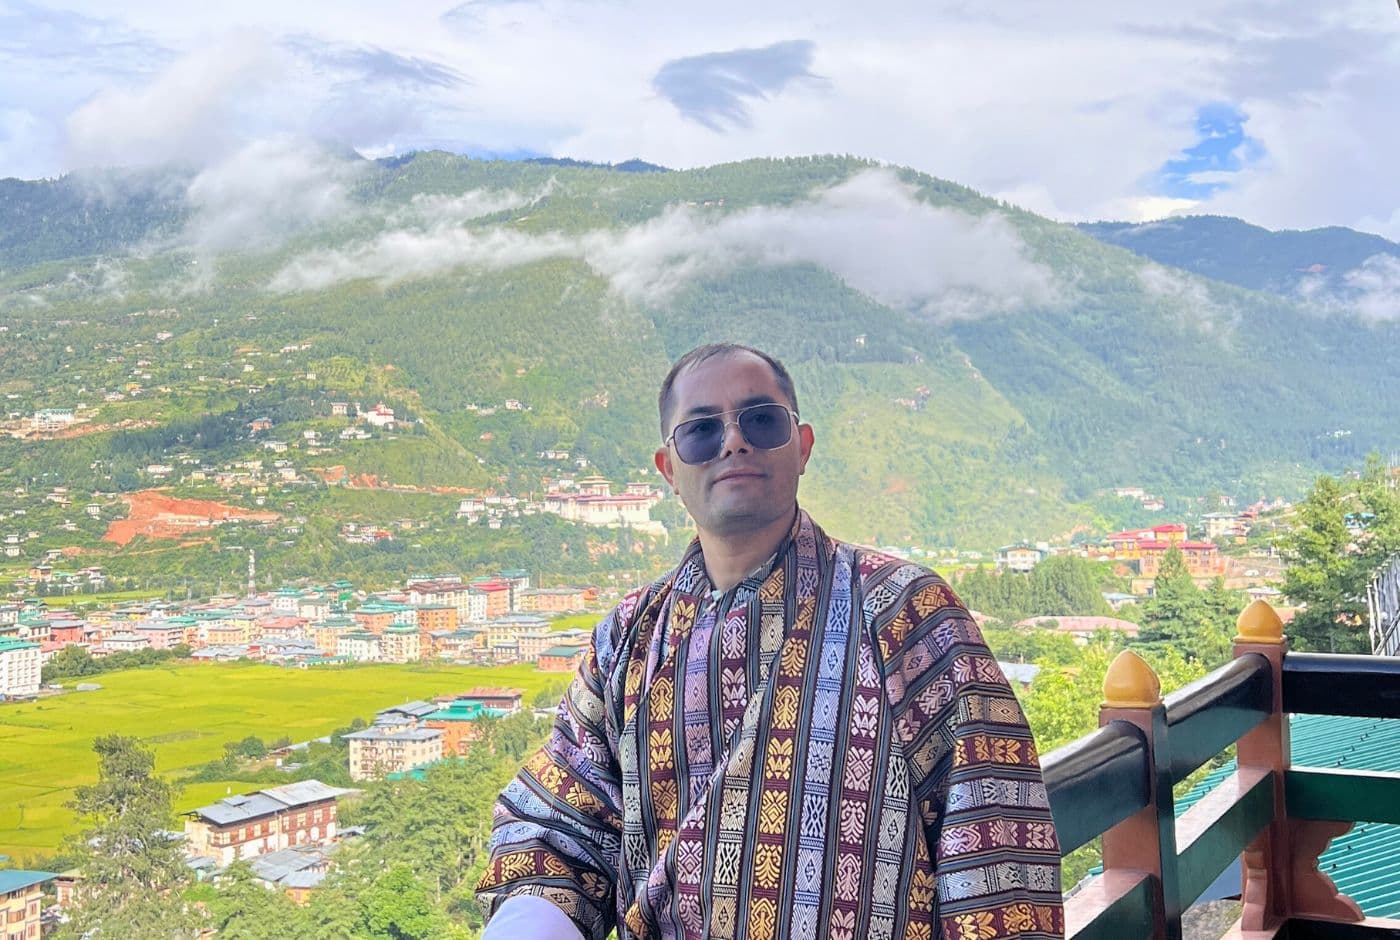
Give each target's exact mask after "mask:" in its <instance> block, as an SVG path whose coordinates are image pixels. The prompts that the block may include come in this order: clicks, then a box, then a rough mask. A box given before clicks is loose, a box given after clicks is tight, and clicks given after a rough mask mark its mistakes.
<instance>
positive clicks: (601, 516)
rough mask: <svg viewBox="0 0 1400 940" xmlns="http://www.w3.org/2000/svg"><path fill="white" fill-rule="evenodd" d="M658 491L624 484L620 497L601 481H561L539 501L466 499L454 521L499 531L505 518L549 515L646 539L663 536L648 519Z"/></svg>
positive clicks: (646, 485) (643, 485)
mask: <svg viewBox="0 0 1400 940" xmlns="http://www.w3.org/2000/svg"><path fill="white" fill-rule="evenodd" d="M661 497H662V493H661V490H660V489H658V488H657V487H655V486H652V485H651V484H650V483H628V484H627V486H626V487H625V488H624V489H623V491H622V492H621V493H613V491H612V484H611V483H609V482H608V481H607V480H606V479H604V478H603V477H598V476H593V477H584V478H583V479H581V480H574V479H573V478H572V477H563V478H561V479H559V480H557V481H555V482H554V483H553V484H552V485H551V486H550V487H549V489H548V490H546V491H545V494H544V497H543V498H542V499H527V498H523V497H519V496H512V495H510V494H504V495H490V496H468V497H467V498H465V499H463V500H462V501H461V502H460V503H459V504H458V506H457V518H458V519H463V520H465V521H466V522H467V524H468V525H477V524H479V523H482V524H485V525H487V526H489V527H491V528H500V526H501V523H502V521H504V520H505V519H508V518H518V517H520V516H530V515H535V514H536V513H552V514H553V515H556V516H559V517H561V518H563V519H567V520H569V521H570V522H578V523H581V524H583V525H591V526H602V527H606V528H613V529H615V528H621V527H627V528H630V529H636V530H637V531H638V532H643V533H647V534H650V535H664V534H665V533H666V529H665V526H663V525H662V524H661V523H660V522H656V521H654V520H653V519H652V518H651V507H652V506H655V505H656V504H657V503H659V502H660V501H661Z"/></svg>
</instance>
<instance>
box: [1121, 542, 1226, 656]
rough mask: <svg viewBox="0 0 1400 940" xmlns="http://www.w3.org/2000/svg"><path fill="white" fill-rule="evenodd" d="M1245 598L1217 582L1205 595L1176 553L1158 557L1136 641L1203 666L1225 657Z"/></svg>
mask: <svg viewBox="0 0 1400 940" xmlns="http://www.w3.org/2000/svg"><path fill="white" fill-rule="evenodd" d="M1243 607H1244V597H1243V596H1242V595H1240V594H1239V593H1238V592H1235V591H1227V590H1225V583H1224V581H1223V580H1221V579H1219V578H1217V579H1216V581H1215V582H1213V583H1212V585H1211V589H1210V590H1209V591H1208V592H1202V591H1201V589H1200V588H1198V587H1196V582H1195V580H1194V579H1192V577H1191V573H1190V571H1188V570H1187V568H1186V559H1185V558H1184V557H1183V555H1182V554H1181V551H1180V549H1177V548H1175V547H1172V548H1171V549H1169V550H1168V551H1167V554H1166V555H1165V556H1164V557H1163V558H1162V567H1161V568H1160V569H1159V570H1158V572H1157V578H1156V580H1155V581H1154V582H1153V586H1152V596H1151V597H1149V598H1148V599H1147V600H1146V601H1144V602H1143V605H1142V621H1141V623H1142V633H1141V635H1140V638H1141V640H1142V642H1143V644H1144V646H1146V647H1148V649H1151V650H1156V651H1162V650H1165V649H1175V650H1177V651H1178V652H1180V653H1182V654H1184V655H1185V656H1187V657H1188V658H1190V659H1193V660H1195V661H1197V662H1199V663H1201V664H1204V665H1205V666H1207V667H1214V666H1218V665H1220V664H1221V663H1223V662H1225V661H1226V660H1227V659H1229V658H1230V651H1231V638H1232V637H1233V636H1234V626H1235V620H1236V619H1237V618H1238V617H1239V612H1240V610H1241V609H1242V608H1243Z"/></svg>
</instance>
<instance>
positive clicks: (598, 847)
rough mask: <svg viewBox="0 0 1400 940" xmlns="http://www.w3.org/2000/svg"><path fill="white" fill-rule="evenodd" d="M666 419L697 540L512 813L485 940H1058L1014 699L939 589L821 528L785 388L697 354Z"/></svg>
mask: <svg viewBox="0 0 1400 940" xmlns="http://www.w3.org/2000/svg"><path fill="white" fill-rule="evenodd" d="M660 412H661V433H662V438H663V440H664V443H663V445H662V447H661V448H660V449H658V450H657V452H656V457H655V459H656V466H657V469H658V470H660V471H661V474H662V475H663V476H664V477H665V478H666V481H667V482H668V483H669V484H670V485H671V486H672V487H673V488H674V489H675V491H676V493H677V494H679V496H680V498H681V500H682V501H683V502H684V503H685V507H686V509H687V510H689V512H690V515H691V517H692V518H693V519H694V520H695V525H696V529H697V530H698V533H699V535H698V538H697V539H696V540H695V541H694V542H692V543H691V545H690V547H689V548H688V549H687V551H686V553H685V556H684V557H683V558H682V559H681V562H680V564H679V565H678V566H677V567H676V568H675V570H673V571H672V572H671V573H669V574H668V575H666V576H665V577H663V578H662V579H661V580H659V581H657V582H656V583H654V584H652V585H650V586H649V587H647V588H644V589H642V590H640V591H637V592H634V593H633V594H630V595H628V596H627V597H626V598H624V599H623V601H622V603H621V604H619V605H618V606H617V608H616V609H615V610H613V612H612V613H611V614H609V615H608V616H607V617H606V618H605V619H604V620H603V621H602V622H601V623H600V624H599V625H598V627H597V629H596V630H595V631H594V634H593V642H592V644H591V646H590V649H589V652H588V654H587V656H586V657H585V659H584V662H583V664H582V666H581V667H580V670H579V673H578V675H577V677H576V678H575V679H574V682H573V684H572V685H571V687H570V689H569V691H568V693H567V694H566V696H565V698H564V701H563V702H561V703H560V707H559V715H558V719H557V721H556V724H555V729H554V733H553V736H552V737H551V739H550V740H549V742H548V743H547V744H546V745H545V746H544V747H543V748H542V749H541V750H540V751H539V753H537V754H536V755H535V756H534V757H532V758H531V759H530V760H529V761H528V762H527V763H526V765H525V767H524V768H523V769H522V770H521V772H520V775H519V776H518V777H517V778H516V779H515V781H514V782H512V783H511V784H510V786H509V787H507V788H506V790H505V792H504V793H502V794H501V797H500V800H499V801H498V803H497V806H496V812H495V825H494V831H493V835H492V850H491V859H490V861H489V863H488V866H487V870H486V873H485V875H484V876H483V877H482V879H481V884H480V885H479V886H478V889H477V896H478V898H479V899H481V900H482V902H483V904H484V905H485V907H486V908H487V909H488V910H490V911H491V912H492V920H491V922H490V923H489V924H488V926H487V931H486V935H485V936H486V937H487V938H494V937H507V936H509V937H539V938H555V937H558V938H570V940H572V938H574V937H580V936H582V937H587V938H590V940H602V938H604V937H606V936H607V935H608V933H609V931H611V930H612V929H614V927H616V929H617V934H618V936H619V937H620V938H630V937H642V936H647V937H654V936H660V937H684V938H691V937H736V938H737V937H745V938H751V940H770V938H787V937H829V938H842V940H857V938H860V940H864V938H866V937H883V938H892V937H921V938H932V937H944V938H948V940H990V938H998V937H1008V936H1014V937H1027V938H1048V937H1059V936H1061V935H1062V934H1063V929H1064V928H1063V911H1062V908H1061V902H1060V886H1059V849H1058V844H1057V842H1056V838H1055V831H1054V825H1053V823H1052V821H1051V818H1050V811H1049V807H1048V803H1047V800H1046V793H1045V786H1044V784H1043V783H1042V781H1041V778H1040V770H1039V765H1038V763H1037V755H1036V751H1035V745H1034V743H1033V742H1032V740H1031V735H1030V732H1029V730H1028V729H1027V727H1026V724H1025V720H1024V718H1023V717H1022V714H1021V711H1020V709H1019V708H1018V706H1017V704H1016V700H1015V698H1014V697H1013V696H1012V693H1011V690H1010V688H1009V686H1008V685H1007V683H1006V680H1005V678H1004V677H1003V676H1002V674H1001V671H1000V670H999V669H998V668H997V665H996V662H995V660H994V658H993V657H992V654H991V653H990V652H989V651H988V650H987V647H986V645H985V644H984V643H983V641H982V639H981V635H980V633H979V632H978V630H977V626H976V624H975V623H974V622H973V621H972V619H971V618H970V617H969V616H968V613H967V611H966V609H965V608H964V607H963V606H962V605H961V603H960V602H959V601H958V600H957V598H956V597H954V595H953V593H952V591H950V590H949V588H948V586H947V585H946V584H945V583H944V582H943V581H942V580H940V579H939V577H938V576H937V575H935V574H933V573H932V572H930V571H928V570H927V569H925V568H922V567H919V566H917V565H912V564H908V563H906V562H903V561H900V560H898V559H895V558H891V557H889V556H886V555H882V554H879V553H876V552H873V551H869V550H866V549H858V548H854V547H852V546H849V545H846V544H843V543H841V542H838V541H836V540H834V539H832V538H830V537H828V536H827V535H826V534H825V533H823V532H822V530H821V529H820V528H818V526H817V525H816V524H815V523H814V522H813V521H812V520H811V518H809V517H808V516H807V514H806V513H805V512H802V511H800V510H799V509H798V507H797V482H798V477H799V476H801V475H802V473H803V472H804V471H805V469H806V466H807V460H808V458H809V457H810V456H811V453H812V446H813V440H814V436H813V431H812V428H811V427H810V426H809V425H805V424H801V423H800V422H799V421H798V417H797V396H796V393H795V391H794V389H793V385H792V379H791V378H790V377H789V375H788V373H787V370H786V369H784V368H783V366H782V365H781V364H780V363H778V362H777V361H776V360H774V359H772V358H771V357H769V356H768V355H766V354H764V353H761V352H759V351H757V350H755V349H751V348H748V347H743V346H735V345H729V344H724V345H713V346H702V347H700V348H699V349H696V350H693V351H691V352H690V353H687V354H686V355H685V356H683V357H682V358H681V359H680V360H679V361H678V362H677V363H676V364H675V366H674V367H673V368H672V370H671V373H670V374H669V375H668V376H667V377H666V380H665V382H663V383H662V386H661V395H660Z"/></svg>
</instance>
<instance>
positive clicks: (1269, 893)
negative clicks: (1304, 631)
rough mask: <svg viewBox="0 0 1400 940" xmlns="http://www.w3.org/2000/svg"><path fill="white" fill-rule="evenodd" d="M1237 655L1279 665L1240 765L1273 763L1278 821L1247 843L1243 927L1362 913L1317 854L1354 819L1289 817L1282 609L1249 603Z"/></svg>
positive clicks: (1353, 917)
mask: <svg viewBox="0 0 1400 940" xmlns="http://www.w3.org/2000/svg"><path fill="white" fill-rule="evenodd" d="M1237 626H1238V629H1239V634H1238V635H1237V636H1236V637H1235V655H1236V656H1243V655H1244V654H1246V653H1258V654H1259V655H1261V656H1263V657H1264V658H1265V659H1267V660H1268V661H1269V665H1270V666H1271V667H1272V672H1273V708H1272V711H1271V713H1270V715H1269V717H1268V718H1266V719H1264V721H1263V722H1262V723H1260V724H1259V725H1258V726H1257V727H1255V728H1254V729H1253V730H1252V731H1250V732H1249V733H1248V734H1246V735H1245V736H1244V737H1242V738H1240V740H1239V746H1238V755H1239V767H1240V770H1242V771H1243V770H1245V769H1246V768H1256V769H1260V770H1267V771H1269V772H1271V773H1272V774H1273V779H1274V821H1273V822H1272V823H1271V824H1270V825H1269V827H1268V828H1267V829H1265V830H1264V832H1262V833H1260V835H1259V837H1258V838H1256V839H1255V840H1254V841H1253V842H1252V843H1250V845H1249V847H1248V848H1246V849H1245V851H1244V856H1243V858H1242V861H1241V864H1242V866H1243V872H1242V879H1241V883H1242V886H1243V887H1242V889H1241V890H1242V894H1241V898H1242V900H1243V901H1244V910H1243V912H1242V913H1241V915H1240V927H1241V929H1243V930H1246V931H1252V930H1253V931H1274V930H1277V929H1278V928H1279V927H1280V926H1281V925H1282V924H1284V923H1285V922H1286V921H1287V920H1288V918H1289V917H1310V918H1320V919H1325V920H1337V921H1349V922H1352V921H1359V920H1361V919H1362V918H1363V915H1362V913H1361V909H1360V908H1359V907H1357V905H1356V902H1354V901H1352V900H1351V899H1350V898H1348V897H1347V896H1346V895H1344V894H1341V893H1339V892H1338V891H1337V886H1336V885H1335V884H1334V883H1333V882H1332V879H1330V878H1328V877H1327V876H1326V875H1324V874H1322V872H1320V871H1318V868H1317V858H1318V856H1319V855H1320V854H1321V853H1322V852H1323V851H1324V850H1325V849H1326V848H1327V843H1328V842H1330V841H1331V840H1332V839H1334V838H1336V837H1337V836H1339V835H1341V834H1342V833H1344V832H1346V831H1347V830H1348V829H1350V828H1351V824H1350V823H1334V822H1326V821H1321V822H1318V821H1309V820H1295V819H1289V818H1288V804H1287V801H1286V799H1285V794H1284V774H1285V773H1286V772H1287V770H1288V767H1289V764H1290V753H1291V750H1290V749H1291V745H1290V742H1289V736H1288V716H1287V715H1286V714H1284V711H1283V659H1284V657H1285V656H1286V655H1287V654H1288V638H1287V637H1285V636H1284V635H1283V622H1282V621H1281V620H1280V619H1279V616H1278V613H1277V612H1276V611H1275V610H1274V609H1273V608H1272V607H1270V606H1269V605H1268V604H1267V603H1266V602H1264V601H1262V600H1258V601H1255V602H1254V603H1252V604H1250V605H1249V606H1248V607H1246V608H1245V609H1244V612H1243V613H1241V614H1240V617H1239V621H1238V624H1237Z"/></svg>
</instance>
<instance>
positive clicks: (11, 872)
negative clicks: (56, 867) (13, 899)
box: [0, 868, 58, 894]
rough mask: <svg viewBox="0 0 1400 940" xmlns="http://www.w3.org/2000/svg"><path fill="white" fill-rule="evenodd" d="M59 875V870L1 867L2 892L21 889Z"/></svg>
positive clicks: (0, 885)
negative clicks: (28, 869)
mask: <svg viewBox="0 0 1400 940" xmlns="http://www.w3.org/2000/svg"><path fill="white" fill-rule="evenodd" d="M57 877H58V873H57V872H51V871H25V870H24V869H22V868H0V894H9V893H10V892H11V891H21V890H23V889H25V888H31V887H33V886H34V885H41V884H43V883H44V882H46V881H53V880H54V879H55V878H57Z"/></svg>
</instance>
